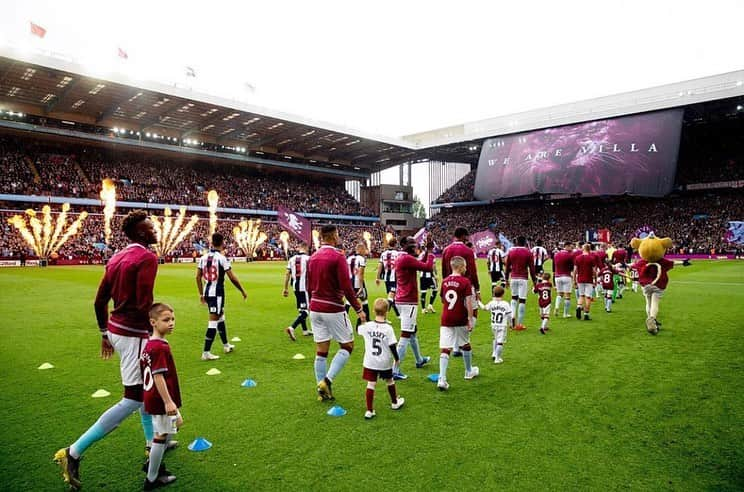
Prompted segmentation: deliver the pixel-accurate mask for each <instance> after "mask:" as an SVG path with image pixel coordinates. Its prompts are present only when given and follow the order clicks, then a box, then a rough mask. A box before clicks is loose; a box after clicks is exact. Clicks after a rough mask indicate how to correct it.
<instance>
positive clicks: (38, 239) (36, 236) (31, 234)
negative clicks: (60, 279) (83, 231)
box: [8, 203, 88, 258]
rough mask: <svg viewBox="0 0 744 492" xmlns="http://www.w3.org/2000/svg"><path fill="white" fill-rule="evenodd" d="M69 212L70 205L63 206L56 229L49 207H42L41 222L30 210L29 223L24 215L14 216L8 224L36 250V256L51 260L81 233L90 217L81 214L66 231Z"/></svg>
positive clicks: (85, 213) (34, 212) (86, 213)
mask: <svg viewBox="0 0 744 492" xmlns="http://www.w3.org/2000/svg"><path fill="white" fill-rule="evenodd" d="M69 210H70V204H69V203H65V204H63V205H62V213H60V214H59V215H58V216H57V220H56V222H54V227H53V226H52V223H53V221H52V209H51V207H50V206H49V205H45V206H44V207H42V209H41V213H42V219H41V220H40V219H39V218H38V217H37V214H36V211H35V210H32V209H28V210H26V215H27V216H28V222H26V218H25V217H24V216H23V215H14V216H13V217H11V218H10V219H8V223H9V224H10V225H12V226H13V227H15V228H16V229H17V230H18V232H19V234H20V235H21V238H23V240H24V241H26V243H27V244H28V245H29V246H30V247H31V248H32V249H33V250H34V253H35V254H36V256H38V257H39V258H49V257H50V256H52V255H54V254H56V253H57V251H59V249H60V248H61V247H62V245H63V244H65V243H66V242H67V240H68V239H69V238H70V237H72V236H74V235H75V234H77V233H78V232H79V231H80V228H81V227H82V225H83V222H84V221H85V219H86V218H87V217H88V212H81V213H80V215H78V218H77V219H76V220H74V221H73V222H72V224H70V226H69V227H67V228H66V230H65V227H66V226H67V212H68V211H69ZM29 227H30V228H31V229H30V230H29ZM63 231H64V232H63Z"/></svg>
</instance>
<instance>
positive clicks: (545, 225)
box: [429, 190, 744, 254]
mask: <svg viewBox="0 0 744 492" xmlns="http://www.w3.org/2000/svg"><path fill="white" fill-rule="evenodd" d="M742 219H744V194H742V193H741V192H740V191H737V190H729V191H721V192H715V193H713V192H707V193H685V194H680V195H673V196H669V197H665V198H660V199H658V198H632V197H614V198H605V199H599V198H598V199H581V200H579V199H577V200H561V201H554V202H551V201H548V200H541V201H532V202H510V203H497V204H492V205H488V206H478V207H456V208H449V209H444V210H442V212H441V213H439V214H437V215H435V216H434V217H433V218H432V219H431V221H430V223H429V228H430V230H431V231H432V233H433V235H434V239H435V241H436V242H437V244H440V245H445V244H447V243H448V242H449V240H450V235H451V233H452V231H453V230H454V229H455V227H457V226H459V225H465V226H466V227H468V228H469V229H470V230H471V231H473V232H475V231H480V230H484V229H487V228H491V229H492V230H494V231H495V232H501V233H503V234H504V235H505V236H506V237H507V238H510V239H511V240H512V241H513V240H514V238H515V237H517V236H525V237H527V238H531V239H533V240H537V239H541V240H542V241H543V242H544V243H545V244H546V245H548V246H550V247H555V246H556V245H557V244H558V243H559V242H560V241H578V240H582V239H583V238H584V236H585V232H586V231H587V230H588V229H597V230H598V229H609V231H610V233H611V240H612V241H618V242H619V243H620V244H627V243H628V242H629V241H630V239H631V238H632V237H633V236H634V235H635V234H636V231H638V230H639V229H640V228H642V227H644V226H649V227H650V228H652V229H653V230H655V231H656V232H657V233H658V234H659V235H661V236H664V237H671V238H672V239H673V240H674V243H675V249H676V250H678V251H679V250H682V249H684V251H686V252H687V253H702V254H710V253H711V251H713V250H714V251H716V252H724V251H733V250H735V249H736V246H735V245H733V244H731V243H729V242H728V241H726V237H725V236H726V232H727V230H728V222H729V221H730V220H742ZM739 247H741V246H739Z"/></svg>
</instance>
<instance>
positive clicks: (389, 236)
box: [385, 232, 394, 246]
mask: <svg viewBox="0 0 744 492" xmlns="http://www.w3.org/2000/svg"><path fill="white" fill-rule="evenodd" d="M393 237H394V236H393V233H392V232H386V233H385V246H388V245H389V244H390V240H391V239H393Z"/></svg>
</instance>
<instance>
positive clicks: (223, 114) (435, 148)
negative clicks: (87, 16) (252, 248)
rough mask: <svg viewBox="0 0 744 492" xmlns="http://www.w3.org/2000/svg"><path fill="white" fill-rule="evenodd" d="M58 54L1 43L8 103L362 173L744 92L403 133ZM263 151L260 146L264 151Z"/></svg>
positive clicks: (666, 90)
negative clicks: (133, 76)
mask: <svg viewBox="0 0 744 492" xmlns="http://www.w3.org/2000/svg"><path fill="white" fill-rule="evenodd" d="M53 55H54V54H43V53H21V52H18V51H17V50H14V49H12V48H10V47H0V103H2V104H4V105H6V106H8V107H10V108H13V109H15V110H16V111H25V112H27V113H31V114H36V115H39V116H47V117H50V118H56V119H60V120H72V121H75V122H78V123H85V124H90V125H98V126H101V127H108V128H114V127H117V128H121V129H125V130H127V131H130V130H131V131H139V132H141V133H142V134H143V135H145V134H146V133H152V134H158V135H160V136H164V137H171V138H174V139H175V138H177V139H178V141H179V143H180V144H181V145H183V141H184V140H196V141H199V142H209V143H212V144H217V145H224V146H225V147H235V148H244V149H246V151H247V152H248V155H249V156H250V157H251V158H254V159H255V158H257V157H259V156H260V157H261V158H264V159H267V160H271V159H273V160H275V161H282V160H285V159H286V161H285V162H299V163H302V164H305V165H310V166H312V167H317V168H319V169H320V168H324V167H325V168H328V169H334V170H338V171H344V172H348V177H354V176H353V175H356V177H360V175H367V174H368V173H371V172H375V171H379V170H382V169H385V168H388V167H391V166H394V165H396V164H399V163H403V162H415V161H422V160H427V159H432V160H441V161H450V162H466V163H475V162H477V159H478V156H479V154H480V143H481V142H482V141H483V139H484V138H487V137H491V136H496V135H504V134H509V133H516V132H520V131H526V130H532V129H538V128H546V127H553V126H558V125H564V124H570V123H575V122H579V121H587V120H593V119H599V118H605V117H613V116H620V115H624V114H632V113H638V112H643V111H650V110H655V109H663V108H668V107H676V106H689V105H692V104H695V103H700V102H705V101H711V100H718V99H724V98H729V97H736V96H741V95H744V85H743V83H742V81H743V80H744V71H737V72H730V73H726V74H720V75H715V76H711V77H704V78H700V79H694V80H689V81H684V82H678V83H674V84H668V85H664V86H658V87H652V88H648V89H644V90H639V91H633V92H628V93H623V94H616V95H611V96H606V97H601V98H595V99H589V100H585V101H579V102H574V103H570V104H564V105H559V106H553V107H548V108H542V109H538V110H534V111H527V112H524V113H520V114H514V115H508V116H503V117H497V118H491V119H488V120H482V121H478V122H471V123H463V124H461V125H455V126H452V127H447V128H442V129H436V130H431V131H428V132H423V133H419V134H415V135H410V136H407V137H403V138H395V137H384V136H379V135H371V134H368V133H365V132H360V131H357V130H353V129H349V128H344V127H342V126H339V125H335V124H332V123H327V122H320V121H313V120H310V119H307V118H303V117H300V116H297V115H291V114H287V113H283V112H280V111H276V110H272V109H268V108H262V107H258V106H254V105H250V104H247V103H244V102H241V101H237V100H230V99H224V98H220V97H217V96H211V95H207V94H202V93H197V92H193V91H191V90H188V89H186V88H182V87H178V86H170V85H164V84H161V83H158V82H142V81H133V80H129V79H128V78H127V76H126V75H123V74H120V73H110V74H106V75H105V76H95V75H93V74H86V70H85V69H84V67H82V66H80V65H77V64H75V63H73V62H72V61H70V60H66V59H64V58H63V57H60V56H53ZM257 154H258V155H257Z"/></svg>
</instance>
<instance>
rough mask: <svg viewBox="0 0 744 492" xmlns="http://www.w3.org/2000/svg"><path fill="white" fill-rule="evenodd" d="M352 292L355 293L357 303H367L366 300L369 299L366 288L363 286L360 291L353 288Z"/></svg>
mask: <svg viewBox="0 0 744 492" xmlns="http://www.w3.org/2000/svg"><path fill="white" fill-rule="evenodd" d="M354 292H356V293H357V299H359V302H367V299H369V293H367V286H366V285H363V286H362V288H361V289H357V288H356V287H354Z"/></svg>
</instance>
